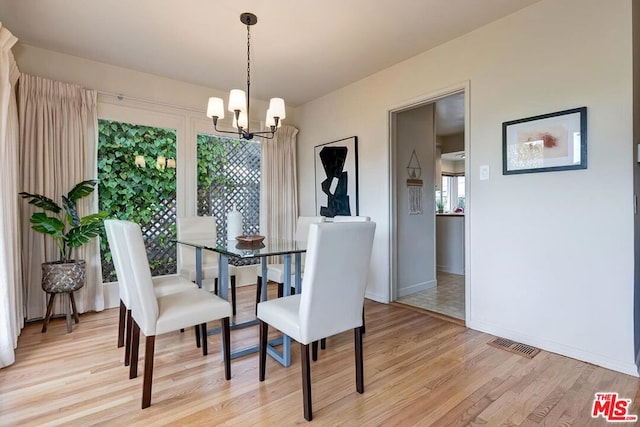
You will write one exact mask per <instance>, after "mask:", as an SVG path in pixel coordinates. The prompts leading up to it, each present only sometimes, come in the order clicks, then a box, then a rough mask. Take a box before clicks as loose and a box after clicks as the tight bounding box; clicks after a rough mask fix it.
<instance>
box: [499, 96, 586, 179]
mask: <svg viewBox="0 0 640 427" xmlns="http://www.w3.org/2000/svg"><path fill="white" fill-rule="evenodd" d="M586 168H587V107H580V108H574V109H571V110H564V111H558V112H555V113H549V114H543V115H540V116H534V117H527V118H525V119H519V120H513V121H510V122H504V123H503V124H502V173H503V175H509V174H519V173H530V172H551V171H562V170H571V169H586Z"/></svg>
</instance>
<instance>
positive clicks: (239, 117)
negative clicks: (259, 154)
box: [207, 12, 286, 139]
mask: <svg viewBox="0 0 640 427" xmlns="http://www.w3.org/2000/svg"><path fill="white" fill-rule="evenodd" d="M240 22H242V23H243V24H245V25H246V26H247V93H246V94H245V92H244V91H243V90H241V89H232V90H231V92H230V93H229V104H228V109H229V111H230V112H232V113H233V127H234V128H236V129H237V130H236V131H226V130H220V129H218V127H217V126H218V119H223V118H224V102H223V101H222V98H215V97H212V98H209V104H208V106H207V116H208V117H210V118H211V120H213V128H214V129H215V130H216V131H217V132H222V133H233V134H237V135H238V138H242V139H253V137H254V136H259V137H261V138H266V139H272V138H273V136H274V134H275V133H276V130H277V129H278V128H279V127H280V126H282V119H284V118H285V117H286V113H285V107H284V100H283V99H282V98H271V101H270V102H269V109H268V110H267V117H266V120H265V126H266V127H267V128H268V129H270V130H268V131H262V132H251V131H250V129H249V106H250V104H249V103H250V88H251V54H250V51H251V26H252V25H255V24H256V23H257V22H258V18H257V17H256V15H254V14H253V13H248V12H245V13H243V14H242V15H240Z"/></svg>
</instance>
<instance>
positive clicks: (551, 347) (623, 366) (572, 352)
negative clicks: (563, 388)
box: [466, 319, 640, 377]
mask: <svg viewBox="0 0 640 427" xmlns="http://www.w3.org/2000/svg"><path fill="white" fill-rule="evenodd" d="M466 326H467V327H468V328H470V329H475V330H477V331H481V332H485V333H487V334H491V335H495V336H497V337H501V338H507V339H509V340H512V341H516V342H521V343H523V344H527V345H532V346H534V347H538V348H541V349H543V350H546V351H550V352H552V353H557V354H560V355H562V356H567V357H571V358H572V359H577V360H581V361H583V362H587V363H592V364H594V365H598V366H601V367H603V368H607V369H611V370H613V371H617V372H622V373H623V374H627V375H631V376H634V377H638V376H640V375H638V368H637V367H636V365H635V364H634V363H632V362H631V363H627V362H624V361H622V360H615V359H611V358H609V357H606V356H602V355H600V354H595V353H591V352H588V351H584V350H580V349H577V348H574V347H569V346H566V345H563V344H560V343H557V342H554V341H549V340H544V339H540V338H537V337H531V336H528V335H526V334H522V333H519V332H518V331H512V330H510V329H505V328H502V327H499V326H496V325H492V324H488V323H484V322H477V321H475V322H474V321H472V320H469V319H467V325H466Z"/></svg>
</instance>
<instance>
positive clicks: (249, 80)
mask: <svg viewBox="0 0 640 427" xmlns="http://www.w3.org/2000/svg"><path fill="white" fill-rule="evenodd" d="M250 95H251V26H250V25H248V24H247V131H249V127H250V126H249V107H250V104H249V103H250V102H251V101H250V100H251V96H250Z"/></svg>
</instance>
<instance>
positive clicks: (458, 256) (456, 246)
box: [436, 215, 464, 274]
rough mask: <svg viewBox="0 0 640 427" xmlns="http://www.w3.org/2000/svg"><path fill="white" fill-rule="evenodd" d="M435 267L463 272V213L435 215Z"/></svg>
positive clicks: (448, 271)
mask: <svg viewBox="0 0 640 427" xmlns="http://www.w3.org/2000/svg"><path fill="white" fill-rule="evenodd" d="M436 269H437V270H438V271H444V272H445V273H451V274H464V216H463V215H436Z"/></svg>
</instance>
